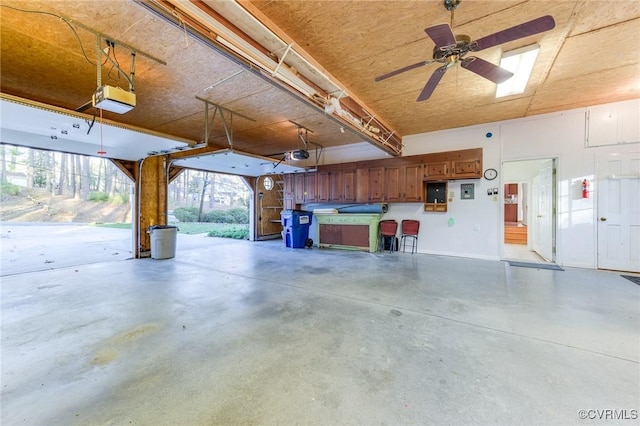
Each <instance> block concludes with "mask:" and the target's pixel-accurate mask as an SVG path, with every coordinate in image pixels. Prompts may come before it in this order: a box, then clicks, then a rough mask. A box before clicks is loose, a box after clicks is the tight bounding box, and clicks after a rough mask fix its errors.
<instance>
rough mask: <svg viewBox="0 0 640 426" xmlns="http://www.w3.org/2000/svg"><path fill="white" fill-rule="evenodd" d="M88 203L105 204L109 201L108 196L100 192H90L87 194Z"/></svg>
mask: <svg viewBox="0 0 640 426" xmlns="http://www.w3.org/2000/svg"><path fill="white" fill-rule="evenodd" d="M89 201H99V202H106V201H109V194H107V193H106V192H100V191H91V192H90V193H89Z"/></svg>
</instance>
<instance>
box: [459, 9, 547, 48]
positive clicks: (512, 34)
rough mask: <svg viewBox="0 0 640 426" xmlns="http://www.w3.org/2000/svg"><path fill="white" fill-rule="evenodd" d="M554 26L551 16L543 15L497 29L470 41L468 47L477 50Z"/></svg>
mask: <svg viewBox="0 0 640 426" xmlns="http://www.w3.org/2000/svg"><path fill="white" fill-rule="evenodd" d="M555 26H556V22H555V21H554V20H553V17H552V16H550V15H545V16H542V17H540V18H537V19H534V20H533V21H529V22H525V23H523V24H520V25H516V26H515V27H511V28H507V29H506V30H502V31H498V32H497V33H494V34H491V35H488V36H486V37H482V38H479V39H478V40H476V41H474V42H473V43H471V45H470V46H469V47H470V50H471V51H473V52H477V51H479V50H483V49H487V48H489V47H493V46H497V45H499V44H502V43H506V42H508V41H513V40H518V39H519V38H523V37H527V36H530V35H534V34H538V33H542V32H545V31H548V30H550V29H553V28H554V27H555Z"/></svg>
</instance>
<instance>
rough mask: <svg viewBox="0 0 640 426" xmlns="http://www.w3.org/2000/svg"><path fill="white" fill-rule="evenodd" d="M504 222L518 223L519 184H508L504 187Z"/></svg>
mask: <svg viewBox="0 0 640 426" xmlns="http://www.w3.org/2000/svg"><path fill="white" fill-rule="evenodd" d="M504 221H505V222H517V221H518V184H517V183H506V184H505V185H504Z"/></svg>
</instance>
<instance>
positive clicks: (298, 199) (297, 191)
mask: <svg viewBox="0 0 640 426" xmlns="http://www.w3.org/2000/svg"><path fill="white" fill-rule="evenodd" d="M293 188H294V189H293V193H294V197H293V199H294V201H295V204H302V203H304V173H296V174H295V175H293Z"/></svg>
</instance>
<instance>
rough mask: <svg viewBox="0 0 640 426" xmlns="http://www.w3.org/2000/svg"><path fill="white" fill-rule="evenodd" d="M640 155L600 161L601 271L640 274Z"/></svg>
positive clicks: (599, 224) (599, 231) (599, 237)
mask: <svg viewBox="0 0 640 426" xmlns="http://www.w3.org/2000/svg"><path fill="white" fill-rule="evenodd" d="M638 194H640V153H639V154H633V155H624V156H615V157H613V156H612V157H607V158H602V159H600V161H599V162H598V187H597V196H598V268H601V269H614V270H620V271H632V272H640V196H639V195H638Z"/></svg>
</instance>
